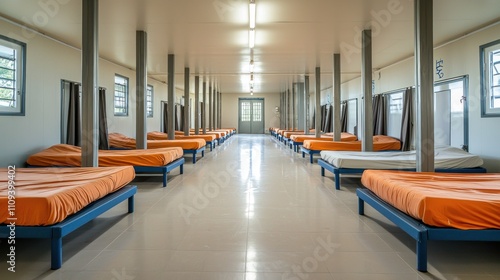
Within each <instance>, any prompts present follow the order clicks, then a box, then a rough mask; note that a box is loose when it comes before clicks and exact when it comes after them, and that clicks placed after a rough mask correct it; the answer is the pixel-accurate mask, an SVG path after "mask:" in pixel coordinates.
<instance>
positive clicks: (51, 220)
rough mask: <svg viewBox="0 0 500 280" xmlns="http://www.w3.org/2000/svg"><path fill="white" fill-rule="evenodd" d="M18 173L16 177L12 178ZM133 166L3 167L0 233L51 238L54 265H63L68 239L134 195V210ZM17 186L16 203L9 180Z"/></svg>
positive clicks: (130, 208) (0, 171) (131, 205)
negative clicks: (10, 195)
mask: <svg viewBox="0 0 500 280" xmlns="http://www.w3.org/2000/svg"><path fill="white" fill-rule="evenodd" d="M10 176H12V177H10ZM134 176H135V173H134V169H133V168H132V167H131V166H123V167H106V168H92V167H91V168H88V167H87V168H0V224H2V225H0V237H2V238H7V237H9V236H11V235H10V234H11V229H10V228H9V227H8V226H7V225H10V224H11V223H15V237H16V238H50V239H51V244H52V245H51V268H52V269H59V268H60V267H61V266H62V238H63V237H65V236H66V235H68V234H69V233H71V232H73V231H74V230H76V229H78V228H79V227H81V226H83V225H84V224H86V223H87V222H89V221H91V220H92V219H94V218H96V217H97V216H99V215H100V214H102V213H104V212H106V211H107V210H109V209H111V208H112V207H114V206H115V205H117V204H119V203H121V202H123V201H125V200H126V199H128V212H129V213H132V212H133V211H134V194H135V193H136V192H137V187H136V186H127V184H128V183H130V181H132V180H133V179H134ZM10 179H12V181H14V182H15V183H14V184H15V185H14V187H15V189H14V190H15V207H13V206H11V203H9V196H8V195H9V194H11V193H8V191H9V190H11V189H9V185H12V184H9V182H8V180H10ZM11 200H12V198H11Z"/></svg>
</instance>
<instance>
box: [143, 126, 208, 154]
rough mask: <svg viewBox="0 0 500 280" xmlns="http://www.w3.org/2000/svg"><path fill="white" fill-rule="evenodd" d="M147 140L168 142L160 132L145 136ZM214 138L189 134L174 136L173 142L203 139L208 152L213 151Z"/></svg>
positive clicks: (166, 137)
mask: <svg viewBox="0 0 500 280" xmlns="http://www.w3.org/2000/svg"><path fill="white" fill-rule="evenodd" d="M147 137H148V140H168V134H166V133H165V132H160V131H152V132H148V134H147ZM215 138H216V136H215V135H213V134H198V135H195V134H191V135H188V136H186V135H184V134H183V135H177V134H175V140H184V139H203V140H205V142H206V144H207V145H208V146H209V147H210V151H213V148H214V146H215V142H216V140H215Z"/></svg>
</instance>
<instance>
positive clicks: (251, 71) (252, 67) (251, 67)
mask: <svg viewBox="0 0 500 280" xmlns="http://www.w3.org/2000/svg"><path fill="white" fill-rule="evenodd" d="M253 69H254V66H253V59H252V60H250V73H253Z"/></svg>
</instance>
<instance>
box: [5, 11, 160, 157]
mask: <svg viewBox="0 0 500 280" xmlns="http://www.w3.org/2000/svg"><path fill="white" fill-rule="evenodd" d="M0 34H2V35H4V36H7V37H10V38H13V39H16V40H19V41H22V42H25V43H26V44H27V56H26V58H27V64H26V68H27V69H26V91H25V92H26V104H25V105H26V110H25V111H26V115H25V116H0V166H7V165H10V164H16V165H18V166H22V165H23V164H24V162H25V161H26V159H27V157H28V156H29V155H30V154H33V153H35V152H38V151H40V150H42V149H44V148H47V147H49V146H51V145H54V144H58V143H59V142H60V111H61V108H60V107H61V79H65V80H70V81H81V52H80V51H79V50H77V49H74V48H72V47H68V46H66V45H63V44H61V43H58V42H56V41H54V40H51V39H48V38H46V37H44V36H41V35H35V36H34V37H26V36H24V35H23V34H24V33H23V32H22V30H21V28H20V27H18V26H15V25H12V24H10V23H8V22H5V21H3V20H0ZM30 34H31V33H30ZM115 73H118V74H121V75H124V76H126V77H128V78H129V82H130V100H129V105H130V106H129V110H130V112H129V116H128V117H115V116H113V89H114V75H115ZM149 83H150V84H152V85H153V86H154V88H155V98H154V103H155V104H154V118H148V120H147V123H148V130H158V129H159V127H160V117H161V116H160V112H161V111H160V100H162V99H163V100H166V99H167V95H166V92H167V87H166V85H165V84H163V83H158V82H156V81H153V80H150V81H149ZM99 85H100V86H102V87H105V88H107V96H106V100H107V115H108V126H109V131H111V132H113V131H116V132H121V133H124V134H127V135H130V136H133V137H135V98H134V97H135V72H134V71H131V70H129V69H127V68H124V67H121V66H118V65H115V64H113V63H110V62H107V61H104V60H102V59H101V60H100V69H99ZM162 95H163V97H162Z"/></svg>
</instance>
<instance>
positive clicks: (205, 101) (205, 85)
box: [201, 81, 207, 134]
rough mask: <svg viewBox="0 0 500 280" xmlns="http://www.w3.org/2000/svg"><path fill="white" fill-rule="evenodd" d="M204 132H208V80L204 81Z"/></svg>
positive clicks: (202, 121)
mask: <svg viewBox="0 0 500 280" xmlns="http://www.w3.org/2000/svg"><path fill="white" fill-rule="evenodd" d="M201 127H202V128H203V134H207V82H205V81H203V110H202V113H201Z"/></svg>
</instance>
